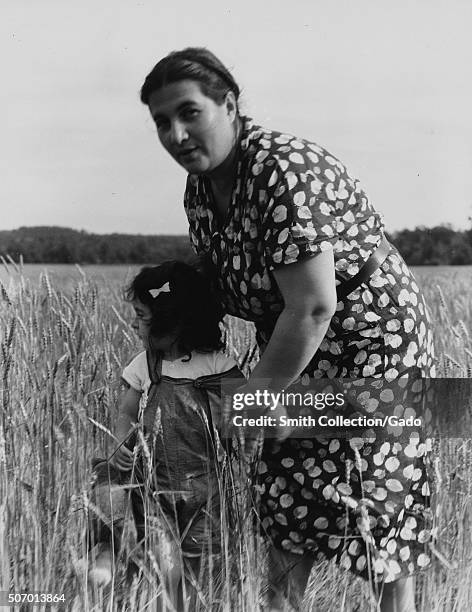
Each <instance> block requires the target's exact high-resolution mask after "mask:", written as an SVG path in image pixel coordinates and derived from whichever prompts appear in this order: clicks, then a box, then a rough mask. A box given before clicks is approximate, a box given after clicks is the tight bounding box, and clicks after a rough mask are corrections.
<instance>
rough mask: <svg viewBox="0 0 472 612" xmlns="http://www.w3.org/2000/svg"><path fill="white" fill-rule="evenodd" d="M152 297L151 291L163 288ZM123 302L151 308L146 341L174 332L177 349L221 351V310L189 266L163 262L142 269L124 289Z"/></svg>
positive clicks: (177, 262) (201, 276)
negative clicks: (175, 333) (176, 334)
mask: <svg viewBox="0 0 472 612" xmlns="http://www.w3.org/2000/svg"><path fill="white" fill-rule="evenodd" d="M166 283H168V288H169V291H161V292H160V293H159V294H158V295H157V296H156V297H153V293H154V295H155V294H156V292H155V291H152V290H153V289H161V288H162V287H163V286H165V288H167V285H166ZM125 296H126V299H127V300H129V301H132V300H135V299H138V300H139V301H140V302H142V303H143V304H146V305H147V306H149V307H150V308H151V313H152V318H151V328H150V337H151V338H150V339H151V346H152V337H153V336H155V337H159V336H163V335H166V334H171V333H173V332H174V331H176V330H178V338H177V343H178V347H179V349H180V350H182V351H185V352H187V353H190V352H191V351H193V350H201V351H210V350H219V349H221V348H223V342H222V340H221V330H220V327H219V323H220V322H221V320H222V318H223V311H222V309H221V307H220V306H219V304H218V302H217V300H216V298H215V296H214V295H213V293H212V291H211V288H210V284H209V282H208V281H207V280H206V278H205V277H204V276H203V275H202V274H200V272H198V271H197V270H196V269H195V268H194V267H193V266H190V265H189V264H186V263H184V262H181V261H166V262H164V263H162V264H161V265H160V266H155V267H144V268H142V269H141V271H140V272H139V274H138V275H137V276H136V277H135V278H134V280H133V281H132V283H131V284H130V285H129V287H128V288H127V289H126V292H125Z"/></svg>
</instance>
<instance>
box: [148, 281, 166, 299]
mask: <svg viewBox="0 0 472 612" xmlns="http://www.w3.org/2000/svg"><path fill="white" fill-rule="evenodd" d="M149 293H150V294H151V295H152V297H153V298H157V296H158V295H159V294H160V293H170V286H169V281H167V283H164V284H163V285H162V287H159V289H149Z"/></svg>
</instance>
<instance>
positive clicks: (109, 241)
mask: <svg viewBox="0 0 472 612" xmlns="http://www.w3.org/2000/svg"><path fill="white" fill-rule="evenodd" d="M388 237H389V239H390V240H391V242H392V243H393V244H395V245H396V246H397V247H398V249H399V250H400V252H401V254H402V255H403V257H404V258H405V260H406V262H407V263H408V264H410V265H414V266H420V265H472V229H469V230H464V231H456V230H454V229H452V228H451V227H449V226H448V225H440V226H437V227H432V228H425V227H417V228H415V229H413V230H407V229H405V230H401V231H398V232H395V233H392V234H390V235H389V236H388ZM0 256H2V257H4V258H7V257H11V258H13V259H14V260H15V261H19V260H20V258H22V259H23V261H24V262H25V263H79V264H123V263H130V264H133V263H135V264H141V263H159V262H161V261H164V260H165V259H181V260H184V261H191V260H192V259H194V256H193V252H192V250H191V248H190V245H189V239H188V237H187V236H147V235H133V234H91V233H88V232H85V231H77V230H74V229H70V228H65V227H20V228H19V229H16V230H8V231H0Z"/></svg>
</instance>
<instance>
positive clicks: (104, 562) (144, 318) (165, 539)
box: [89, 261, 242, 609]
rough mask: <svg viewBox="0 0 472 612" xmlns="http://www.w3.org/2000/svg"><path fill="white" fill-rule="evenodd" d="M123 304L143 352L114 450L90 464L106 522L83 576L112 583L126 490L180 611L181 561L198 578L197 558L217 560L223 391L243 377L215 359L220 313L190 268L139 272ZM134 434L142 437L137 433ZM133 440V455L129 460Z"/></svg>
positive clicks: (172, 265)
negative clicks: (153, 535)
mask: <svg viewBox="0 0 472 612" xmlns="http://www.w3.org/2000/svg"><path fill="white" fill-rule="evenodd" d="M126 297H127V299H128V300H129V301H131V303H132V305H133V308H134V311H135V319H134V323H133V328H134V329H135V330H136V332H137V334H138V336H139V338H140V339H141V340H142V342H143V345H144V348H145V350H144V351H142V352H140V353H139V354H138V355H137V356H136V357H135V358H134V359H133V360H132V361H131V363H130V364H129V365H128V366H126V367H125V369H124V370H123V379H124V381H125V383H126V384H127V386H128V388H127V390H126V392H125V394H124V396H123V397H122V400H121V402H120V406H119V411H118V419H117V423H116V428H115V437H116V440H117V446H116V450H115V451H114V452H113V454H112V455H111V457H110V458H109V460H108V461H101V462H99V463H96V465H95V472H96V475H97V482H96V486H95V489H94V491H95V500H96V504H97V506H98V508H99V509H100V512H101V518H102V519H104V518H106V519H107V520H106V521H105V520H101V521H95V525H94V532H95V541H96V542H98V544H97V546H96V547H95V549H94V550H95V567H94V568H93V570H92V571H91V572H90V573H89V577H90V578H91V579H92V580H93V581H94V582H96V583H101V584H106V583H107V582H109V581H110V580H111V577H112V568H113V555H114V553H116V552H118V550H119V549H120V536H121V531H122V528H123V522H124V518H125V514H126V510H127V507H128V503H129V501H128V499H129V498H128V497H127V494H126V492H125V489H124V488H123V485H126V484H129V483H130V482H131V483H134V485H135V486H134V487H132V488H131V489H130V491H131V502H132V508H133V513H134V517H135V521H136V529H137V534H138V539H141V540H142V539H144V536H145V535H146V533H147V532H148V531H149V529H150V526H152V525H153V524H155V523H158V524H159V525H160V526H159V531H158V533H159V547H160V548H161V553H162V550H165V555H164V556H165V557H166V558H167V560H168V563H167V567H166V568H165V569H164V571H163V574H164V575H165V578H166V581H167V584H166V585H165V586H166V590H167V593H168V596H170V598H171V600H173V602H172V603H173V605H174V607H176V608H178V609H179V606H180V604H179V603H178V601H179V600H180V601H181V600H182V590H181V589H179V584H181V581H182V578H183V576H182V560H183V561H184V564H185V566H186V567H187V569H188V570H189V572H190V574H191V573H192V572H193V573H194V575H195V574H196V575H198V565H199V560H200V558H201V556H202V554H203V553H205V554H213V553H218V552H219V547H220V541H221V540H220V538H221V532H220V521H221V517H220V503H219V502H220V495H219V491H220V488H221V487H220V486H219V485H221V482H219V474H218V472H219V469H220V467H221V465H222V463H221V461H219V460H218V457H219V458H220V459H221V457H224V456H225V452H224V449H223V446H222V444H221V440H220V437H219V433H220V431H221V426H222V414H221V412H222V411H221V386H222V384H223V382H224V383H230V381H231V379H233V378H234V379H235V384H236V385H240V384H241V382H242V375H241V373H240V372H239V370H238V368H237V365H236V362H235V361H234V360H233V359H232V358H231V357H228V356H227V355H225V354H224V353H223V352H222V348H223V346H222V341H221V332H220V327H219V323H220V321H221V318H222V313H221V310H220V309H219V307H218V305H217V303H216V302H215V300H214V298H213V297H212V294H211V292H210V289H209V285H208V284H207V282H206V281H205V279H204V278H203V277H202V275H200V274H199V273H198V272H197V271H196V270H195V269H194V268H192V267H191V266H189V265H187V264H184V263H181V262H178V261H169V262H166V263H163V264H162V265H160V266H157V267H146V268H143V269H142V270H141V272H140V273H139V274H138V275H137V276H136V278H135V279H134V280H133V282H132V283H131V285H130V286H129V288H128V290H127V296H126ZM140 427H142V432H143V434H144V435H140V434H139V431H138V432H137V431H136V430H139V428H140ZM137 433H138V435H136V434H137ZM136 442H138V443H139V442H140V443H141V452H139V453H137V452H136V450H135V451H134V452H133V446H134V445H135V444H136ZM136 485H137V486H136ZM156 517H159V519H158V520H155V519H156ZM154 552H155V551H154ZM186 586H187V588H188V585H186Z"/></svg>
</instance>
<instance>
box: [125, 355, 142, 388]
mask: <svg viewBox="0 0 472 612" xmlns="http://www.w3.org/2000/svg"><path fill="white" fill-rule="evenodd" d="M121 377H122V378H123V380H124V381H125V382H127V383H128V384H129V386H130V387H132V388H133V389H134V390H135V391H140V392H141V391H144V389H145V387H146V379H147V378H148V371H147V359H146V351H142V352H141V353H139V354H138V355H136V357H134V359H132V360H131V361H130V363H129V364H128V365H127V366H126V367H125V368H124V370H123V373H122V375H121Z"/></svg>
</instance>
